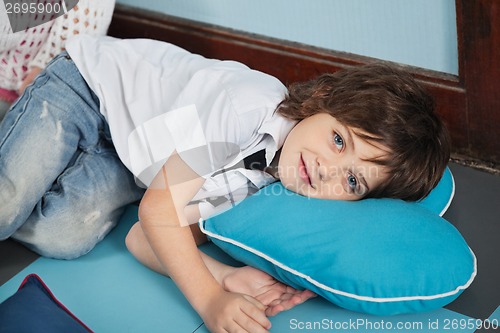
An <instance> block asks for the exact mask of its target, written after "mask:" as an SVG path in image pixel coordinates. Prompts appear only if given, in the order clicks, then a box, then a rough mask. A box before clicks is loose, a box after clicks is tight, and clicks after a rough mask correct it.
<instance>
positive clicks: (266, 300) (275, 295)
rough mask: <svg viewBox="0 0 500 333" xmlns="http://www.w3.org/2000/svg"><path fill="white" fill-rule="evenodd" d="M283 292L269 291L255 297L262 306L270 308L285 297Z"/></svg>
mask: <svg viewBox="0 0 500 333" xmlns="http://www.w3.org/2000/svg"><path fill="white" fill-rule="evenodd" d="M283 295H284V293H283V291H279V290H274V289H273V290H268V291H266V292H264V293H262V294H260V295H257V296H255V298H256V299H257V300H258V301H259V302H261V303H262V304H264V305H266V306H269V305H270V304H271V303H272V302H274V301H276V300H280V299H281V298H282V297H283Z"/></svg>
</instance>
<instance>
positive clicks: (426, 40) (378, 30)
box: [117, 0, 458, 74]
mask: <svg viewBox="0 0 500 333" xmlns="http://www.w3.org/2000/svg"><path fill="white" fill-rule="evenodd" d="M117 2H118V3H121V4H126V5H130V6H135V7H141V8H145V9H149V10H155V11H158V12H162V13H166V14H169V15H174V16H178V17H183V18H188V19H192V20H196V21H201V22H205V23H210V24H216V25H220V26H224V27H228V28H233V29H237V30H242V31H246V32H251V33H257V34H261V35H265V36H270V37H276V38H281V39H286V40H290V41H296V42H301V43H305V44H310V45H314V46H319V47H323V48H328V49H332V50H337V51H344V52H350V53H355V54H361V55H366V56H370V57H374V58H379V59H384V60H390V61H395V62H399V63H404V64H409V65H413V66H418V67H423V68H428V69H432V70H437V71H441V72H447V73H451V74H457V73H458V52H457V30H456V23H455V21H456V16H455V0H117Z"/></svg>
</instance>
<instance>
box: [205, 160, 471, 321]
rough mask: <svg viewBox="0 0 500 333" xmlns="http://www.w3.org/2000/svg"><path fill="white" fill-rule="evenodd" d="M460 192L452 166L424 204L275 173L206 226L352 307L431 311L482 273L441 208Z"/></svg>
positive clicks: (254, 258)
mask: <svg viewBox="0 0 500 333" xmlns="http://www.w3.org/2000/svg"><path fill="white" fill-rule="evenodd" d="M453 193H454V183H453V177H452V176H451V172H450V171H449V170H448V169H447V170H446V172H445V174H444V175H443V178H442V180H441V182H440V184H439V185H438V186H437V187H436V188H435V189H434V190H433V192H432V193H431V194H430V195H429V196H428V197H427V198H425V199H424V200H422V201H420V202H418V203H409V202H404V201H402V200H395V199H365V200H361V201H356V202H348V201H333V200H320V199H311V198H307V197H303V196H300V195H298V194H296V193H294V192H291V191H289V190H287V189H286V188H285V187H283V185H282V184H281V183H280V182H277V183H273V184H271V185H269V186H267V187H265V188H263V189H261V190H260V191H259V192H257V193H256V194H254V195H253V196H251V197H249V198H247V199H245V200H243V201H242V202H241V203H239V204H238V205H236V207H233V208H231V209H230V210H228V211H226V212H224V213H222V214H219V215H217V216H214V217H211V218H209V219H207V220H205V221H203V220H200V227H201V229H202V231H203V232H204V233H205V234H206V235H207V236H208V237H209V238H210V239H211V240H212V242H213V243H214V244H216V245H217V246H218V247H220V248H221V249H223V250H224V251H225V252H227V253H228V254H229V255H231V256H232V257H234V258H235V259H237V260H240V261H242V262H244V263H246V264H248V265H251V266H254V267H257V268H260V269H262V270H264V271H265V272H267V273H269V274H271V275H272V276H274V277H275V278H276V279H278V280H280V281H282V282H283V283H285V284H288V285H290V286H292V287H295V288H298V289H310V290H312V291H314V292H315V293H317V294H318V295H321V296H323V297H324V298H326V299H328V300H329V301H331V302H332V303H334V304H337V305H339V306H341V307H344V308H346V309H350V310H354V311H359V312H365V313H371V314H378V315H389V314H399V313H409V312H418V311H427V310H432V309H435V308H439V307H442V306H444V305H446V304H448V303H450V302H451V301H453V300H454V299H455V298H457V297H458V296H459V295H460V293H461V292H462V291H463V290H464V289H465V288H467V287H468V286H469V285H470V284H471V283H472V280H473V279H474V277H475V275H476V260H475V257H474V254H473V252H472V251H471V250H470V248H469V247H468V246H467V243H466V242H465V241H464V239H463V238H462V236H461V235H460V233H459V232H458V230H457V229H456V228H455V227H454V226H453V225H452V224H450V223H449V222H447V221H446V220H444V219H443V218H442V217H440V216H439V215H441V214H443V213H444V211H445V210H446V208H447V207H448V206H449V204H450V202H451V198H452V197H453Z"/></svg>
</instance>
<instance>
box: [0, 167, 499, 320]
mask: <svg viewBox="0 0 500 333" xmlns="http://www.w3.org/2000/svg"><path fill="white" fill-rule="evenodd" d="M450 169H451V171H452V173H453V175H454V177H455V183H456V193H455V198H454V200H453V203H452V205H451V206H450V208H449V210H448V212H447V213H446V214H445V215H444V217H445V218H446V219H447V220H448V221H450V222H451V223H453V224H454V225H455V226H456V227H457V228H458V229H459V230H460V232H461V233H462V235H463V236H464V238H465V239H466V241H467V242H468V244H469V246H470V247H471V248H472V249H473V251H474V253H475V254H476V257H477V259H478V275H477V277H476V279H475V281H474V283H473V284H472V285H471V287H470V288H469V289H467V290H466V291H465V292H464V293H463V294H462V295H461V296H460V297H459V298H458V299H457V300H456V301H455V302H453V303H451V304H450V305H448V306H447V308H448V309H451V310H453V311H456V312H459V313H462V314H465V315H467V316H470V317H473V318H479V319H486V318H488V317H489V316H490V315H491V313H492V312H493V311H495V309H496V308H497V307H499V306H500V287H499V284H500V265H499V255H500V239H499V236H500V176H498V175H492V174H489V173H486V172H483V171H478V170H475V169H472V168H468V167H464V166H461V165H457V164H454V163H452V164H451V165H450ZM37 257H38V256H37V255H35V254H34V253H32V252H30V251H28V250H26V249H25V248H24V247H22V246H21V245H19V244H17V243H15V242H13V241H10V240H7V241H3V242H0V285H2V284H3V283H5V282H6V281H7V280H9V279H10V278H11V277H12V276H14V275H15V274H17V272H19V271H20V270H21V269H23V268H24V267H26V266H27V265H29V264H30V263H31V262H32V261H33V260H36V258H37Z"/></svg>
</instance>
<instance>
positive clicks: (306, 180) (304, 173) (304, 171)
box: [299, 154, 311, 186]
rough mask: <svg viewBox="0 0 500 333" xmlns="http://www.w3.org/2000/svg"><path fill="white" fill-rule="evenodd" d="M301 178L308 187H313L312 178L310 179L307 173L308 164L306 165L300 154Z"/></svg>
mask: <svg viewBox="0 0 500 333" xmlns="http://www.w3.org/2000/svg"><path fill="white" fill-rule="evenodd" d="M299 176H300V179H302V181H303V182H304V183H306V184H307V185H309V186H311V178H310V177H309V174H308V173H307V167H306V164H305V163H304V159H303V158H302V154H300V158H299Z"/></svg>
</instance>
